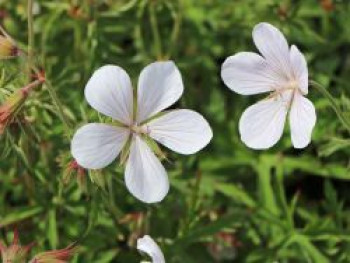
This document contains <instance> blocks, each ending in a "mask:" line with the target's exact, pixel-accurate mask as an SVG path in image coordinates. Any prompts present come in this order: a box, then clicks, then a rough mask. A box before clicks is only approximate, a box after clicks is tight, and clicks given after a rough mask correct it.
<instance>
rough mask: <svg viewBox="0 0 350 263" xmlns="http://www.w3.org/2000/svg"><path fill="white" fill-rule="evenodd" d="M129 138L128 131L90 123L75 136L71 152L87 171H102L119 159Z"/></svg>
mask: <svg viewBox="0 0 350 263" xmlns="http://www.w3.org/2000/svg"><path fill="white" fill-rule="evenodd" d="M128 136H129V130H127V129H124V128H121V127H115V126H111V125H106V124H102V123H90V124H87V125H85V126H83V127H81V128H80V129H78V130H77V132H76V133H75V134H74V136H73V139H72V143H71V152H72V155H73V157H74V158H75V160H76V161H77V163H78V164H79V165H80V166H82V167H84V168H87V169H101V168H104V167H106V166H107V165H109V164H110V163H111V162H112V161H113V160H114V159H115V158H117V156H118V154H119V152H120V151H121V149H122V148H123V146H124V144H125V143H126V141H127V139H128Z"/></svg>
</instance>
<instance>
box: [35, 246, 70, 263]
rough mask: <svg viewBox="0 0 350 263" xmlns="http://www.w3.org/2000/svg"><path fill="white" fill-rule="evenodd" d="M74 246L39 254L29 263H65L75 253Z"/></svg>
mask: <svg viewBox="0 0 350 263" xmlns="http://www.w3.org/2000/svg"><path fill="white" fill-rule="evenodd" d="M75 250H76V247H75V245H74V244H73V245H70V246H68V247H66V248H64V249H58V250H49V251H46V252H42V253H39V254H38V255H36V256H35V257H34V258H33V259H32V260H31V261H29V263H67V262H68V260H69V259H70V258H71V257H72V256H73V254H74V253H75Z"/></svg>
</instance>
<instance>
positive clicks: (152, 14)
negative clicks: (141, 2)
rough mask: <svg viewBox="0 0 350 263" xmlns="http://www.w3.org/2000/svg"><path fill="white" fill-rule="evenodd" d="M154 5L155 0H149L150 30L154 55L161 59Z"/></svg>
mask: <svg viewBox="0 0 350 263" xmlns="http://www.w3.org/2000/svg"><path fill="white" fill-rule="evenodd" d="M155 6H156V1H151V2H150V4H149V16H150V23H151V30H152V34H153V39H154V45H155V50H156V56H157V59H158V60H161V59H162V57H163V53H162V42H161V40H160V34H159V29H158V21H157V14H156V8H155Z"/></svg>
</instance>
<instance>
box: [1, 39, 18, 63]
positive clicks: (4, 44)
mask: <svg viewBox="0 0 350 263" xmlns="http://www.w3.org/2000/svg"><path fill="white" fill-rule="evenodd" d="M19 53H20V52H19V48H18V47H17V45H16V43H15V42H14V41H13V40H12V39H11V38H10V37H9V36H8V35H0V59H8V58H13V57H17V56H18V55H19Z"/></svg>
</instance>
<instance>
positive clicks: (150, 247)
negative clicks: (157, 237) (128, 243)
mask: <svg viewBox="0 0 350 263" xmlns="http://www.w3.org/2000/svg"><path fill="white" fill-rule="evenodd" d="M137 249H138V250H140V251H142V252H145V253H147V254H148V255H149V256H150V257H151V258H152V263H165V259H164V255H163V252H162V251H161V250H160V248H159V246H158V245H157V243H156V242H154V240H153V239H152V238H151V237H150V236H148V235H145V236H144V237H142V238H139V239H138V240H137ZM145 263H146V262H145Z"/></svg>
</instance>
